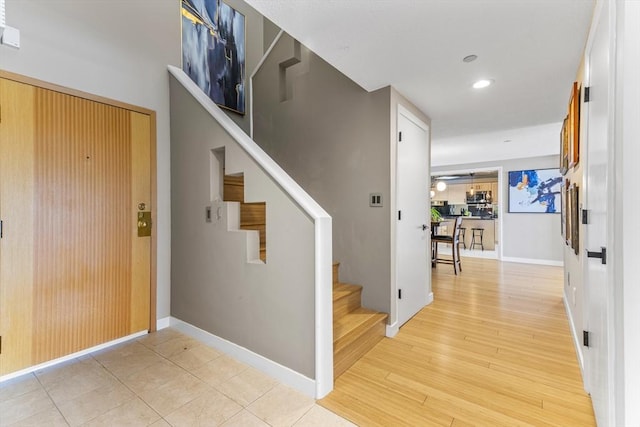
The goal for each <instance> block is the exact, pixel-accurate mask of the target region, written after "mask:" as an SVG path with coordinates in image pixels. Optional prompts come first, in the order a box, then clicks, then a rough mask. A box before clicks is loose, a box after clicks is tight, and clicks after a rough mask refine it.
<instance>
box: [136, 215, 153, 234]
mask: <svg viewBox="0 0 640 427" xmlns="http://www.w3.org/2000/svg"><path fill="white" fill-rule="evenodd" d="M147 236H151V212H148V211H145V212H138V237H147Z"/></svg>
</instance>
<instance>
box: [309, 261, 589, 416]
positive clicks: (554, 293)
mask: <svg viewBox="0 0 640 427" xmlns="http://www.w3.org/2000/svg"><path fill="white" fill-rule="evenodd" d="M462 268H463V269H464V270H463V272H462V274H459V275H458V276H454V275H453V268H452V267H451V266H449V265H444V264H441V265H438V267H437V268H436V269H433V270H432V271H433V291H434V296H435V301H434V302H433V303H432V304H431V305H429V306H427V307H425V308H424V309H423V310H422V311H420V312H419V313H418V314H417V315H416V316H415V317H414V318H413V319H411V320H410V321H409V322H407V323H406V324H405V325H404V326H403V327H402V328H401V329H400V332H399V333H398V335H396V337H395V338H393V339H389V338H384V339H383V340H382V341H381V342H380V343H379V344H378V345H377V346H376V347H374V348H373V349H372V350H371V351H370V352H369V353H367V354H366V355H365V356H364V357H363V358H362V359H360V361H358V362H356V364H355V365H353V366H352V367H351V368H350V369H349V370H347V371H346V372H345V373H344V374H343V375H341V376H340V377H339V378H338V379H337V380H336V383H335V389H334V391H333V392H332V393H331V394H330V395H329V396H328V397H326V398H325V399H323V400H322V401H320V404H321V405H322V406H324V407H326V408H328V409H330V410H332V411H334V412H336V413H337V414H339V415H341V416H343V417H345V418H347V419H349V420H351V421H353V422H354V423H356V424H358V425H361V426H402V425H408V426H429V425H440V426H468V425H486V426H499V425H504V426H516V425H518V426H524V425H534V426H550V425H553V426H590V425H595V420H594V416H593V411H592V406H591V399H590V398H589V396H588V395H587V394H586V393H585V391H584V388H583V384H582V378H581V375H580V369H579V367H578V362H577V358H576V354H575V349H574V347H573V342H572V339H571V335H570V331H569V324H568V320H567V317H566V314H565V310H564V306H563V302H562V286H563V284H562V269H561V268H559V267H547V266H533V265H526V264H515V263H502V262H499V261H496V260H488V259H473V258H463V260H462Z"/></svg>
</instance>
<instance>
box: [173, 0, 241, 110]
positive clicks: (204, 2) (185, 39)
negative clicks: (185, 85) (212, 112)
mask: <svg viewBox="0 0 640 427" xmlns="http://www.w3.org/2000/svg"><path fill="white" fill-rule="evenodd" d="M181 14H182V70H183V71H184V72H185V73H187V75H188V76H189V77H190V78H191V80H193V81H194V82H195V83H196V84H197V85H198V86H199V87H200V89H202V91H203V92H204V93H206V94H207V96H209V98H211V99H212V100H213V101H214V102H215V103H216V104H218V105H219V106H221V107H224V108H227V109H229V110H232V111H235V112H237V113H240V114H244V113H245V17H244V15H242V14H241V13H239V12H238V11H237V10H235V9H234V8H232V7H231V6H229V5H227V4H225V3H223V2H222V1H221V0H182V8H181Z"/></svg>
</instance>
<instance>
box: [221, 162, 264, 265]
mask: <svg viewBox="0 0 640 427" xmlns="http://www.w3.org/2000/svg"><path fill="white" fill-rule="evenodd" d="M222 199H223V200H224V201H225V202H240V229H241V230H256V231H258V233H259V236H260V259H261V260H262V261H263V262H267V205H266V203H265V202H254V203H245V201H244V175H243V174H238V175H224V189H223V196H222Z"/></svg>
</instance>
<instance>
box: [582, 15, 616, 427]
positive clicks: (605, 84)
mask: <svg viewBox="0 0 640 427" xmlns="http://www.w3.org/2000/svg"><path fill="white" fill-rule="evenodd" d="M609 30H610V26H609V11H608V7H607V5H606V4H605V5H604V7H602V8H601V14H600V17H599V20H598V24H597V30H596V33H595V37H594V39H593V44H592V45H591V48H590V50H589V51H588V52H587V68H586V75H585V77H586V78H587V80H586V83H585V86H588V87H589V88H590V89H589V92H590V94H589V95H590V101H589V102H588V103H585V104H583V107H584V109H583V111H584V113H583V117H585V118H586V119H587V121H588V124H587V141H586V148H587V152H586V157H587V159H586V181H585V185H586V188H585V190H586V191H585V203H584V206H585V208H586V209H588V210H589V223H588V224H587V225H586V226H585V228H584V230H585V239H584V244H585V249H586V250H587V251H591V252H594V253H595V252H600V251H601V250H602V249H601V248H603V247H606V246H607V222H608V220H609V212H608V206H609V197H608V188H607V181H608V179H607V177H608V170H609V164H608V160H607V159H608V154H607V153H608V139H609V129H610V125H611V124H610V121H609V120H610V119H609V118H610V114H609V113H610V111H609V104H610V99H609V98H610V90H609V79H610V69H609V66H610V57H609V55H610V39H609V34H610V33H609ZM586 255H587V254H586V253H585V262H584V264H585V274H584V277H585V298H586V301H585V302H586V307H585V308H586V313H585V314H586V315H585V327H586V330H587V331H589V347H588V348H585V370H586V375H585V377H586V380H587V381H586V385H587V389H588V391H589V392H590V393H591V399H592V402H593V407H594V412H595V415H596V420H597V422H598V425H602V426H612V425H614V424H615V423H614V420H613V418H612V416H613V408H614V405H613V393H612V380H613V373H612V362H613V359H612V352H611V351H612V350H611V349H612V341H611V340H612V334H611V327H612V319H611V316H612V309H611V305H612V303H613V298H612V293H611V286H612V285H613V284H612V283H609V282H608V280H607V264H604V263H603V262H602V260H601V259H599V258H593V257H587V256H586Z"/></svg>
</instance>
